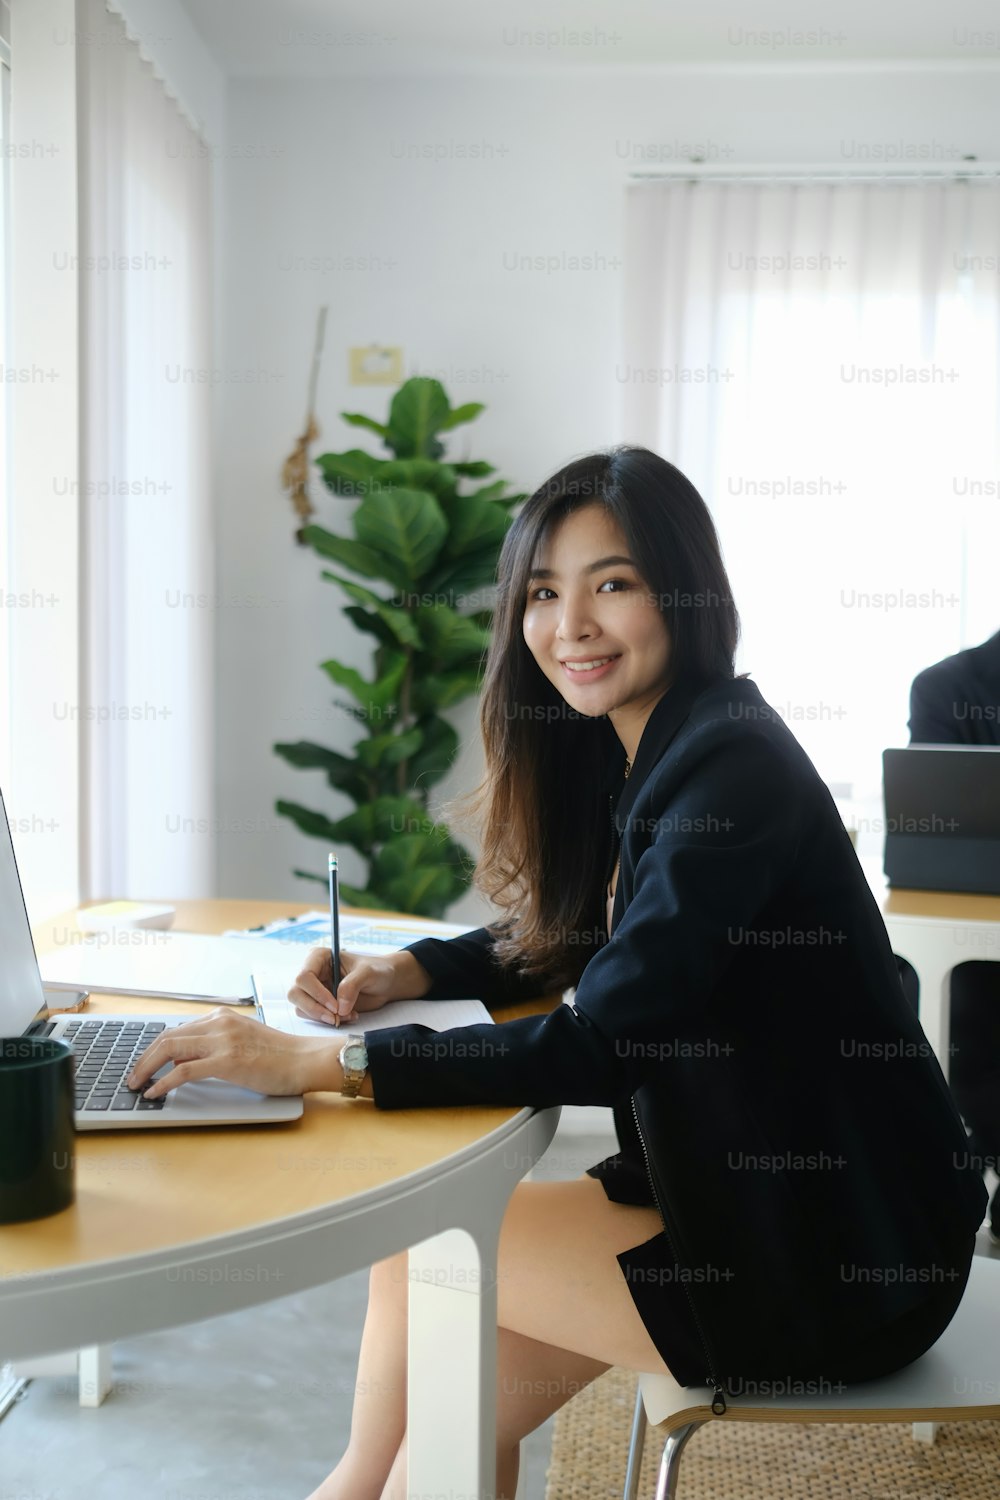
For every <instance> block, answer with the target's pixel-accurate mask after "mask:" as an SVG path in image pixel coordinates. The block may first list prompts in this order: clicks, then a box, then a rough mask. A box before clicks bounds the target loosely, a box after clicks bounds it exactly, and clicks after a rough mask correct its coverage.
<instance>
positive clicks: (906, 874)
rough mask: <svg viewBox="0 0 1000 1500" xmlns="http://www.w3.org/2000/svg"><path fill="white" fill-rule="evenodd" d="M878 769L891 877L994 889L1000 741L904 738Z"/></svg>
mask: <svg viewBox="0 0 1000 1500" xmlns="http://www.w3.org/2000/svg"><path fill="white" fill-rule="evenodd" d="M882 771H883V790H884V794H885V830H886V833H885V864H884V869H885V874H886V877H887V879H888V882H889V884H890V885H891V886H903V887H906V888H907V889H909V890H916V891H959V892H974V893H976V894H978V895H988V896H997V895H1000V746H997V745H908V746H907V747H906V748H905V749H900V750H885V751H883V753H882Z"/></svg>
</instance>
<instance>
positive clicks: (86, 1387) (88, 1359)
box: [78, 1344, 114, 1406]
mask: <svg viewBox="0 0 1000 1500" xmlns="http://www.w3.org/2000/svg"><path fill="white" fill-rule="evenodd" d="M111 1347H112V1346H111V1345H110V1344H91V1345H90V1346H89V1348H86V1349H81V1350H80V1351H79V1363H78V1369H79V1384H80V1405H81V1406H100V1404H101V1402H102V1401H103V1400H104V1398H105V1396H106V1395H107V1394H108V1392H109V1391H110V1389H111V1387H112V1384H113V1383H114V1382H113V1380H112V1375H111Z"/></svg>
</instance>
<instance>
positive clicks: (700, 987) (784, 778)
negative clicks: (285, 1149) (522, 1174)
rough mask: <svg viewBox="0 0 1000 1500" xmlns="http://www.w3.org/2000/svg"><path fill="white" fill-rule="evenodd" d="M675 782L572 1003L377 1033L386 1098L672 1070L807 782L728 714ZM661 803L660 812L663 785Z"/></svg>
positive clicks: (773, 870) (755, 910)
mask: <svg viewBox="0 0 1000 1500" xmlns="http://www.w3.org/2000/svg"><path fill="white" fill-rule="evenodd" d="M653 776H654V777H655V776H656V772H655V771H654V772H653ZM670 780H671V784H672V785H673V786H674V787H675V791H674V794H673V795H672V796H669V797H665V798H664V801H665V803H666V805H665V806H664V807H663V809H662V810H661V811H660V813H659V816H658V817H657V821H656V826H655V829H654V832H653V837H652V842H651V844H650V846H649V847H648V848H647V849H645V850H644V851H643V853H642V854H641V856H640V858H639V861H638V863H637V865H636V870H635V879H634V886H633V894H632V898H631V900H630V901H629V904H628V906H627V908H626V910H625V913H624V915H623V916H622V918H621V920H620V922H619V923H618V926H617V927H616V928H615V931H614V934H613V936H612V937H611V939H610V941H609V942H608V943H607V944H606V945H605V946H604V947H603V948H600V949H598V950H597V951H596V952H595V953H594V955H593V957H592V958H591V959H590V961H589V963H588V964H587V967H586V968H585V969H584V971H583V974H582V976H581V978H580V981H579V984H578V985H577V988H576V995H575V999H574V1003H573V1004H572V1005H568V1004H566V1003H563V1004H561V1005H557V1006H556V1007H555V1009H554V1010H553V1011H551V1012H550V1013H549V1014H547V1015H543V1016H526V1017H523V1018H520V1019H518V1020H514V1021H506V1022H501V1023H500V1024H499V1025H493V1024H484V1025H477V1026H462V1027H456V1028H454V1029H453V1030H450V1031H443V1032H434V1031H432V1030H431V1029H430V1028H429V1027H426V1026H397V1027H387V1028H385V1029H384V1030H379V1031H372V1032H368V1033H366V1036H365V1041H366V1045H367V1049H368V1059H369V1073H370V1076H371V1080H372V1094H373V1099H374V1102H375V1104H376V1106H377V1107H378V1108H380V1109H403V1108H414V1107H419V1106H421V1105H431V1106H440V1105H453V1104H494V1105H498V1104H500V1105H502V1104H511V1105H513V1104H530V1105H534V1106H536V1107H537V1108H544V1107H546V1106H548V1105H552V1104H602V1105H610V1106H612V1107H613V1106H614V1105H615V1104H618V1103H622V1102H624V1101H625V1100H627V1099H628V1097H629V1096H630V1095H631V1094H632V1093H634V1092H635V1090H636V1088H637V1087H638V1086H639V1085H640V1084H641V1083H642V1082H643V1081H644V1079H646V1078H648V1077H649V1076H650V1075H651V1073H652V1072H653V1070H655V1069H656V1068H657V1067H662V1066H663V1064H662V1062H659V1061H658V1059H660V1058H662V1056H663V1052H662V1042H663V1039H664V1038H670V1037H673V1036H676V1035H677V1034H678V1029H677V1028H679V1027H680V1028H682V1029H683V1028H684V1027H685V1026H687V1025H689V1024H690V1021H691V1018H692V1016H694V1017H695V1018H700V1017H701V1016H702V1015H703V1014H704V1007H705V1005H706V1003H707V1000H708V997H709V995H710V993H711V990H712V988H713V986H714V985H715V984H716V983H717V982H718V980H719V978H720V977H721V975H722V974H723V973H724V972H725V970H726V969H727V968H728V967H729V965H730V964H731V963H732V962H733V957H734V954H735V953H736V952H737V951H740V949H739V944H738V940H737V939H734V931H736V930H738V929H745V928H747V927H750V926H751V925H752V924H753V923H754V920H755V918H756V917H757V916H758V914H759V913H760V912H761V911H762V909H763V908H764V907H765V906H766V905H767V903H768V901H769V900H770V898H771V896H772V894H773V893H774V891H775V890H776V889H777V888H778V887H779V886H780V885H781V884H782V882H783V881H784V880H785V879H786V878H787V876H788V874H789V871H790V869H791V867H792V864H793V862H794V859H795V854H796V850H797V846H798V838H799V826H800V812H799V808H800V804H801V801H802V792H801V788H802V785H803V778H802V772H801V770H800V769H799V768H798V767H797V766H793V765H789V763H788V758H787V757H786V756H785V755H783V754H782V753H781V752H780V751H779V750H778V748H777V746H776V745H775V744H774V743H773V741H769V740H768V739H767V738H766V736H765V735H764V734H763V733H761V732H759V731H757V730H754V729H748V728H747V727H746V726H745V725H736V724H732V723H724V724H720V723H712V724H709V725H706V726H704V728H703V729H702V730H701V731H698V732H696V733H695V734H694V735H692V737H691V739H690V741H689V742H688V745H687V746H686V747H685V752H684V755H683V764H682V765H681V764H675V765H674V766H673V767H672V768H671V770H670ZM653 797H654V801H653V806H654V808H656V807H658V803H657V802H656V800H655V786H654V788H653ZM702 1024H706V1025H707V1024H709V1022H708V1018H707V1017H705V1019H704V1021H703V1023H702ZM668 1066H669V1064H668Z"/></svg>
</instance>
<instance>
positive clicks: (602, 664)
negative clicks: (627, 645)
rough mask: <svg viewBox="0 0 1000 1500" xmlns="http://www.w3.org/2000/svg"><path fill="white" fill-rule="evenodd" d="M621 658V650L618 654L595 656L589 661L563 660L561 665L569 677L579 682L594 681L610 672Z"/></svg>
mask: <svg viewBox="0 0 1000 1500" xmlns="http://www.w3.org/2000/svg"><path fill="white" fill-rule="evenodd" d="M620 660H621V653H620V652H619V653H618V654H617V655H616V656H594V657H591V659H590V661H589V662H575V663H570V662H568V661H562V662H560V663H559V665H560V666H561V667H562V669H563V671H564V672H565V673H566V675H567V676H568V677H572V678H574V679H575V680H576V681H578V682H593V681H594V680H595V679H596V678H598V677H603V676H604V674H605V672H609V671H610V670H611V668H612V667H613V666H614V664H615V662H616V661H620ZM594 663H596V665H594Z"/></svg>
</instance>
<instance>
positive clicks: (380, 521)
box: [354, 489, 448, 587]
mask: <svg viewBox="0 0 1000 1500" xmlns="http://www.w3.org/2000/svg"><path fill="white" fill-rule="evenodd" d="M354 530H355V532H356V533H357V537H358V540H359V542H361V543H362V545H363V546H365V547H368V548H370V549H372V550H373V551H378V552H381V553H382V554H383V556H385V557H386V559H387V560H388V562H389V563H390V564H391V566H392V569H393V572H394V573H401V574H402V575H403V576H404V577H405V578H406V579H407V580H408V581H409V582H411V583H416V582H417V580H418V579H419V578H422V577H423V575H424V574H425V573H426V572H427V570H428V568H429V567H430V566H431V564H432V563H433V562H434V559H435V558H436V557H437V555H438V553H439V552H440V551H441V548H442V546H443V545H444V542H445V539H446V537H447V535H448V522H447V521H446V520H445V516H444V512H443V511H442V509H441V507H440V505H439V504H438V502H437V501H436V500H435V498H434V496H433V495H432V494H430V492H429V491H428V490H407V489H391V490H379V492H378V493H377V494H371V495H368V496H366V497H365V499H364V500H363V501H362V502H361V504H360V505H359V506H358V508H357V510H356V511H355V512H354ZM403 586H404V587H405V585H403Z"/></svg>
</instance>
